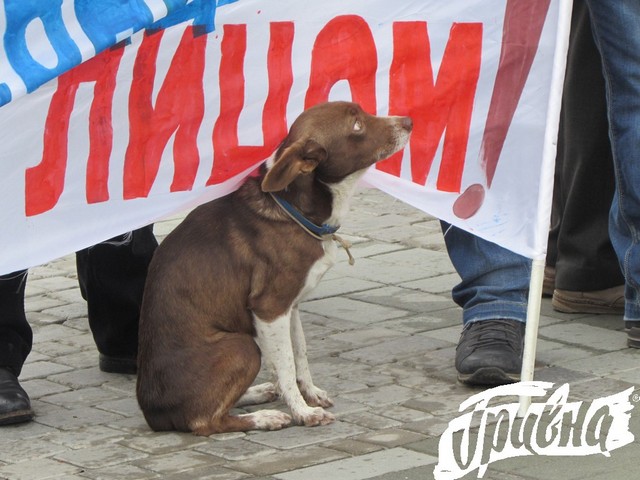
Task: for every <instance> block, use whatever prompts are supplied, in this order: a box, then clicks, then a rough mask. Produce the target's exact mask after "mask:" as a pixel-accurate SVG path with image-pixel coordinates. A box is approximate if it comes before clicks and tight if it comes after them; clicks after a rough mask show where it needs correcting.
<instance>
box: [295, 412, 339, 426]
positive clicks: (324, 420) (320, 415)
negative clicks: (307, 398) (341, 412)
mask: <svg viewBox="0 0 640 480" xmlns="http://www.w3.org/2000/svg"><path fill="white" fill-rule="evenodd" d="M293 418H294V420H295V421H296V423H297V424H298V425H304V426H305V427H316V426H318V425H328V424H330V423H332V422H333V421H334V420H335V419H336V417H334V416H333V414H332V413H329V412H327V411H326V410H325V409H323V408H321V407H314V408H311V407H308V408H306V409H304V410H303V411H300V412H294V413H293Z"/></svg>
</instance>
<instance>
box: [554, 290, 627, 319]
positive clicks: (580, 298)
mask: <svg viewBox="0 0 640 480" xmlns="http://www.w3.org/2000/svg"><path fill="white" fill-rule="evenodd" d="M551 305H553V308H554V310H557V311H558V312H563V313H608V314H610V315H622V314H623V313H624V285H620V286H617V287H612V288H607V289H605V290H596V291H593V292H573V291H570V290H559V289H557V288H556V289H555V291H554V292H553V298H552V299H551Z"/></svg>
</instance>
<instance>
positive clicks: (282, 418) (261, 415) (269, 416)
mask: <svg viewBox="0 0 640 480" xmlns="http://www.w3.org/2000/svg"><path fill="white" fill-rule="evenodd" d="M250 415H251V416H252V418H253V420H254V428H255V429H256V430H280V429H282V428H284V427H288V426H289V425H291V416H290V415H288V414H286V413H284V412H281V411H280V410H258V411H257V412H254V413H252V414H250Z"/></svg>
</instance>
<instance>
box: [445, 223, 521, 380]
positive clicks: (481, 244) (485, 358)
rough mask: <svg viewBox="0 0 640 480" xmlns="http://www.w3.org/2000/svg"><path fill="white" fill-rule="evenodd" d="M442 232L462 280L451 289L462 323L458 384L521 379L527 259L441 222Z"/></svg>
mask: <svg viewBox="0 0 640 480" xmlns="http://www.w3.org/2000/svg"><path fill="white" fill-rule="evenodd" d="M442 229H443V231H444V240H445V244H446V246H447V251H448V252H449V258H450V259H451V262H452V263H453V266H454V267H455V269H456V271H457V272H458V274H459V275H460V278H461V282H460V283H459V284H458V285H456V286H455V287H454V288H453V291H452V298H453V300H454V301H455V302H456V303H457V304H458V305H460V306H461V307H462V316H463V324H464V328H463V331H462V335H461V336H460V341H459V343H458V348H457V350H456V369H457V370H458V378H459V380H460V381H462V382H464V383H469V384H484V385H497V384H502V383H509V382H513V381H517V380H519V378H520V371H521V369H522V349H523V344H524V330H525V320H526V315H527V301H528V294H529V282H530V279H531V260H529V259H527V258H525V257H522V256H520V255H518V254H516V253H513V252H511V251H509V250H506V249H504V248H502V247H500V246H498V245H496V244H494V243H491V242H488V241H486V240H483V239H481V238H479V237H476V236H474V235H472V234H471V233H468V232H466V231H464V230H462V229H459V228H457V227H453V226H450V225H448V224H446V223H444V222H443V223H442Z"/></svg>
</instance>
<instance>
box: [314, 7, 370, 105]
mask: <svg viewBox="0 0 640 480" xmlns="http://www.w3.org/2000/svg"><path fill="white" fill-rule="evenodd" d="M377 69H378V53H377V50H376V44H375V42H374V40H373V34H372V33H371V29H370V28H369V25H368V24H367V22H366V21H365V20H364V19H363V18H362V17H359V16H356V15H342V16H339V17H336V18H334V19H333V20H331V21H330V22H329V23H327V25H325V27H324V28H323V29H322V30H321V31H320V33H319V34H318V37H317V38H316V41H315V44H314V46H313V52H312V57H311V78H310V82H309V89H308V90H307V95H306V97H305V108H309V107H311V106H313V105H315V104H317V103H320V102H325V101H327V99H328V98H329V92H330V91H331V87H333V86H334V85H335V84H336V83H337V82H338V81H340V80H347V81H348V82H349V86H350V87H351V96H352V98H353V101H354V102H356V103H359V104H360V106H361V107H362V108H363V109H364V110H365V111H367V112H369V113H376V111H377V108H376V70H377Z"/></svg>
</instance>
